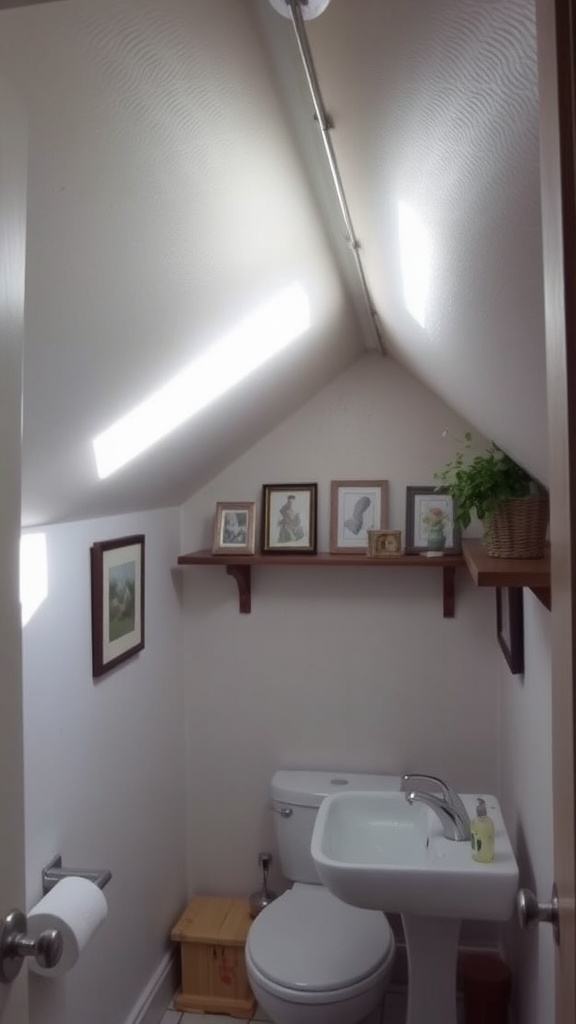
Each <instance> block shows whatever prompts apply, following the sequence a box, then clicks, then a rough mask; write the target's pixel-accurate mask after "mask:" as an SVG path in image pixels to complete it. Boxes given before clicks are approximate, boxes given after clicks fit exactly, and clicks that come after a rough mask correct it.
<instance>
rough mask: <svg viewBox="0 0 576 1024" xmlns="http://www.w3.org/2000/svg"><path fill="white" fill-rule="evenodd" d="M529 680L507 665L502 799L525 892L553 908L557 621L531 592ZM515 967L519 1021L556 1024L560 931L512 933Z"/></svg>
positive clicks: (527, 601)
mask: <svg viewBox="0 0 576 1024" xmlns="http://www.w3.org/2000/svg"><path fill="white" fill-rule="evenodd" d="M524 633H525V637H524V656H525V672H524V675H523V676H512V675H510V673H509V672H508V669H507V666H506V664H505V662H504V661H502V667H501V680H500V686H501V693H500V706H501V714H502V744H501V772H502V799H503V806H504V810H505V813H506V820H507V824H508V827H509V829H510V832H511V835H512V837H513V841H514V846H515V850H516V856H517V859H518V864H519V867H520V884H521V885H522V886H525V887H527V888H529V889H532V891H533V892H534V893H535V894H536V895H537V896H538V899H539V900H541V901H548V900H549V899H550V894H551V891H552V883H553V881H554V842H553V837H554V830H553V816H552V792H553V790H552V745H551V743H552V741H551V736H552V730H551V700H552V695H551V654H550V613H549V612H548V611H547V610H546V609H545V608H544V607H543V606H542V605H541V604H540V602H539V601H538V600H537V598H536V597H535V596H534V595H533V594H532V593H531V592H530V591H528V590H525V591H524ZM506 948H507V955H508V957H509V959H510V961H511V963H512V965H513V968H514V974H515V984H514V995H513V1003H514V1019H515V1020H516V1021H517V1022H518V1024H548V1022H549V1021H552V1020H553V1019H554V943H553V934H552V928H551V927H549V926H547V925H546V926H542V927H539V928H535V929H534V930H533V931H528V932H522V931H520V929H519V926H518V925H517V924H516V922H515V921H514V922H511V923H510V925H509V926H508V927H507V929H506Z"/></svg>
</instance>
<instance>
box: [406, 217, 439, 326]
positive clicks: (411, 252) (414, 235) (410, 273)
mask: <svg viewBox="0 0 576 1024" xmlns="http://www.w3.org/2000/svg"><path fill="white" fill-rule="evenodd" d="M398 238H399V243H400V269H401V273H402V287H403V291H404V302H405V304H406V309H407V310H408V312H409V313H410V315H411V316H413V317H414V319H415V320H416V322H417V323H419V324H420V326H421V327H425V326H426V313H427V307H428V296H429V293H430V275H431V270H432V246H431V244H430V235H429V233H428V231H427V230H426V228H425V227H424V225H423V223H422V221H421V219H420V217H418V215H417V214H416V213H415V212H414V210H413V209H412V208H411V207H410V206H408V204H407V203H404V202H402V201H400V202H399V203H398Z"/></svg>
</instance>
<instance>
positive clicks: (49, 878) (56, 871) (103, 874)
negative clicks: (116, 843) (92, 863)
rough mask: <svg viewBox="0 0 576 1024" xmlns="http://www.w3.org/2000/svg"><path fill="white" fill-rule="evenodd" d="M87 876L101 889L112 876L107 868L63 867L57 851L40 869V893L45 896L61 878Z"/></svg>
mask: <svg viewBox="0 0 576 1024" xmlns="http://www.w3.org/2000/svg"><path fill="white" fill-rule="evenodd" d="M75 877H76V878H87V879H88V881H89V882H94V885H97V886H98V888H99V889H103V888H104V886H105V885H108V882H109V881H110V879H111V878H112V872H111V871H108V869H107V868H63V867H62V857H61V855H60V854H59V853H58V854H56V856H55V857H54V858H53V859H52V860H51V861H50V863H49V864H47V865H46V867H45V868H44V869H43V871H42V893H43V895H44V896H46V894H47V893H49V892H50V890H51V889H53V888H54V886H55V885H58V882H61V881H62V879H63V878H75Z"/></svg>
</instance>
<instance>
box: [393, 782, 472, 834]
mask: <svg viewBox="0 0 576 1024" xmlns="http://www.w3.org/2000/svg"><path fill="white" fill-rule="evenodd" d="M421 783H424V784H425V788H424V789H420V788H416V787H417V786H418V787H419V785H420V784H421ZM427 787H428V788H427ZM401 789H402V791H403V792H404V793H406V799H407V801H408V803H409V804H412V803H414V802H415V801H419V802H421V803H423V804H426V805H427V806H428V807H431V808H432V810H433V811H434V812H435V814H436V815H437V817H438V818H439V819H440V823H441V825H442V832H443V835H444V836H445V837H446V839H454V840H455V841H456V842H466V841H467V840H469V839H470V818H469V817H468V812H467V810H466V808H465V807H464V804H463V803H462V800H461V799H460V797H459V796H458V793H457V792H456V790H455V789H452V787H451V786H449V785H448V784H447V783H446V782H444V781H443V780H442V779H439V778H437V776H436V775H420V774H408V775H403V776H402V782H401ZM431 790H439V791H440V796H436V795H435V793H433V792H431Z"/></svg>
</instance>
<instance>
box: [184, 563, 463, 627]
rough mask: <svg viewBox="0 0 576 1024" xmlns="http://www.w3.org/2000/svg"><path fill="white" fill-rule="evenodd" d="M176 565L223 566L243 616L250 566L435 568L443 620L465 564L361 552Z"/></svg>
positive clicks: (248, 608)
mask: <svg viewBox="0 0 576 1024" xmlns="http://www.w3.org/2000/svg"><path fill="white" fill-rule="evenodd" d="M178 565H205V566H206V565H210V566H215V565H219V566H224V568H225V569H226V572H227V573H228V575H229V576H232V578H233V579H235V580H236V585H237V587H238V600H239V610H240V612H241V613H242V614H249V613H250V611H251V595H252V572H251V571H252V566H257V567H258V568H260V567H266V566H276V567H278V566H281V567H282V568H284V569H288V568H290V567H293V566H302V565H305V566H308V567H311V566H313V567H315V568H316V567H321V568H326V567H330V566H332V567H334V568H338V569H343V568H347V567H350V568H356V569H358V568H362V569H372V568H373V569H387V568H393V567H401V568H404V569H436V570H442V607H443V615H444V618H445V619H452V618H454V604H455V602H454V582H455V577H456V569H457V568H458V567H459V566H462V565H464V559H463V558H462V557H461V556H460V555H441V556H440V557H439V558H426V557H425V556H423V555H393V556H387V557H385V558H368V556H367V555H366V554H365V553H364V552H363V551H361V552H359V553H358V554H344V555H332V554H328V553H326V552H321V553H320V554H317V555H306V554H302V555H294V554H290V555H288V554H286V555H284V554H280V555H278V554H274V555H234V556H233V557H231V556H230V555H213V554H212V553H211V552H210V551H192V552H191V553H190V554H187V555H180V556H179V558H178Z"/></svg>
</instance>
